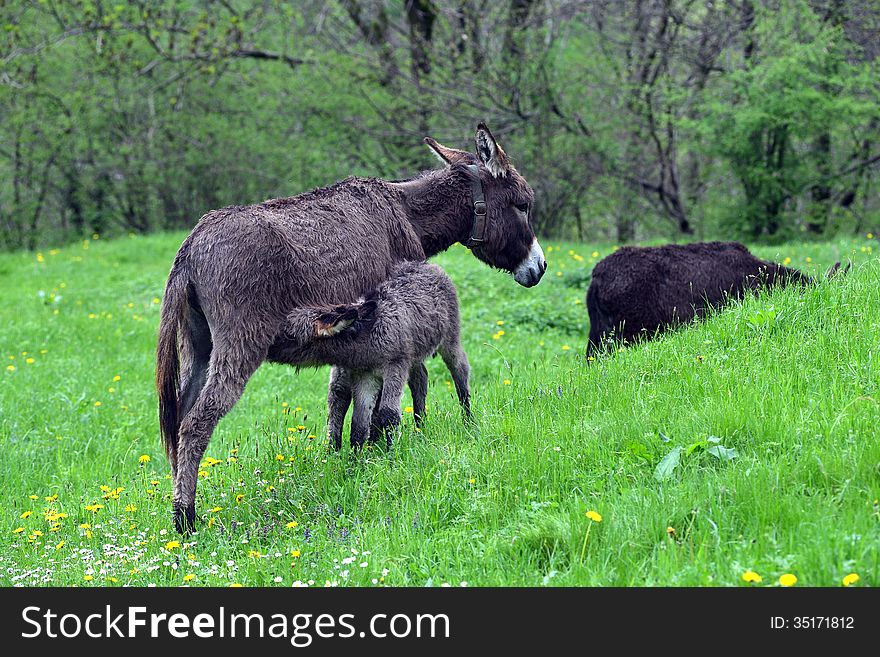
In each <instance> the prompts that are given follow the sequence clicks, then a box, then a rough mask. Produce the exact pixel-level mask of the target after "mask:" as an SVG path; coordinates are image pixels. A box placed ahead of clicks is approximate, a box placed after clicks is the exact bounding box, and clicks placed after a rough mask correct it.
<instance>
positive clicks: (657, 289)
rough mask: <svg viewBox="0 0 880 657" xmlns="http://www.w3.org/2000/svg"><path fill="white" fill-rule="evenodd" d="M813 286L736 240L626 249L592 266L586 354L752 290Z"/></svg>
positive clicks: (694, 315)
mask: <svg viewBox="0 0 880 657" xmlns="http://www.w3.org/2000/svg"><path fill="white" fill-rule="evenodd" d="M839 266H840V263H837V264H836V265H835V266H834V267H832V268H831V270H829V272H828V275H829V276H831V275H832V274H833V273H834V272H836V271H837V268H838V267H839ZM810 283H812V279H811V278H810V277H809V276H807V275H805V274H803V273H801V272H800V271H798V270H797V269H791V268H789V267H784V266H783V265H780V264H777V263H775V262H770V261H768V260H761V259H760V258H757V257H755V256H754V255H752V254H751V253H750V252H749V250H748V249H747V248H746V247H745V246H743V245H742V244H740V243H738V242H698V243H695V244H683V245H680V244H667V245H665V246H657V247H653V246H652V247H640V246H628V247H624V248H621V249H619V250H618V251H615V252H614V253H612V254H611V255H609V256H608V257H607V258H604V259H603V260H601V261H600V262H599V263H598V264H597V265H596V267H595V268H594V269H593V276H592V281H591V282H590V287H589V289H588V290H587V300H586V301H587V304H586V305H587V311H588V312H589V315H590V341H589V345H588V347H587V353H588V354H591V353H593V352H595V351H596V350H598V349H599V348H600V347H601V346H603V345H604V344H606V343H607V342H608V341H609V340H612V339H613V340H617V341H619V342H624V343H625V342H632V341H634V340H639V339H651V338H653V337H654V336H655V335H656V334H658V333H661V332H663V331H665V330H667V329H669V328H671V327H674V326H677V325H680V324H684V323H687V322H690V321H692V320H694V319H695V318H701V317H703V316H705V315H706V313H707V312H708V310H709V308H719V307H721V306H722V305H724V304H725V303H727V302H728V301H729V300H730V299H740V298H742V296H743V295H744V294H745V292H746V291H747V290H757V289H759V288H762V287H772V286H779V287H782V286H785V285H791V284H795V285H802V286H805V285H809V284H810Z"/></svg>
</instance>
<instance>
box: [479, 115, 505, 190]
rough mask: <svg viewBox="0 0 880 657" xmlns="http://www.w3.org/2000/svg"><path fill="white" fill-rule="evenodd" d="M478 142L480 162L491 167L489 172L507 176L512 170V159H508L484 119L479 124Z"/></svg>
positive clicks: (496, 175) (494, 174) (495, 175)
mask: <svg viewBox="0 0 880 657" xmlns="http://www.w3.org/2000/svg"><path fill="white" fill-rule="evenodd" d="M476 142H477V156H478V157H479V158H480V162H482V163H483V164H485V165H486V168H487V169H489V173H491V174H492V175H493V176H494V177H495V178H498V177H499V176H506V175H507V172H508V171H510V160H508V159H507V154H506V153H505V152H504V151H503V150H502V149H501V146H499V145H498V142H497V141H495V137H493V136H492V133H491V132H489V128H487V127H486V124H485V123H483V122H482V121H480V124H479V125H478V126H477V136H476Z"/></svg>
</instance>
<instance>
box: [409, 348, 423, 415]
mask: <svg viewBox="0 0 880 657" xmlns="http://www.w3.org/2000/svg"><path fill="white" fill-rule="evenodd" d="M408 385H409V391H410V393H412V400H413V419H414V420H415V422H416V426H417V427H421V426H422V420H424V419H425V399H426V398H427V396H428V370H427V368H426V367H425V364H424V363H423V362H422V361H419V362H417V363H415V364H413V366H412V367H411V368H410V369H409V381H408Z"/></svg>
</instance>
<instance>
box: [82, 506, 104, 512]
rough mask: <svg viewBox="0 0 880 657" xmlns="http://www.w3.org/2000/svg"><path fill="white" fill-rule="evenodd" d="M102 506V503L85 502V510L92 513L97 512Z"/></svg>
mask: <svg viewBox="0 0 880 657" xmlns="http://www.w3.org/2000/svg"><path fill="white" fill-rule="evenodd" d="M103 508H104V505H103V504H87V505H86V511H91V512H92V513H97V512H98V511H100V510H101V509H103Z"/></svg>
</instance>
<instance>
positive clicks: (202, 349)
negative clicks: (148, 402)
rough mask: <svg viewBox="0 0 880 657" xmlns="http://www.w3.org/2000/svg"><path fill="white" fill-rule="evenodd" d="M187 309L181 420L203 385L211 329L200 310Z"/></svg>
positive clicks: (208, 358) (206, 373)
mask: <svg viewBox="0 0 880 657" xmlns="http://www.w3.org/2000/svg"><path fill="white" fill-rule="evenodd" d="M188 310H189V313H188V317H187V325H186V327H185V328H184V330H186V331H188V332H189V335H188V338H189V340H185V341H184V342H183V345H184V347H185V349H186V352H187V353H186V354H185V355H184V357H185V359H186V360H187V361H188V366H184V367H181V370H182V372H181V374H182V376H181V378H182V381H181V385H180V406H179V409H178V413H179V417H180V418H181V420H183V419H185V418H186V416H187V414H188V413H189V412H190V410H191V409H192V407H193V405H194V404H195V403H196V399H198V397H199V393H200V392H201V391H202V388H203V387H204V386H205V380H206V379H207V376H208V364H209V362H210V359H211V331H210V329H209V328H208V322H207V320H206V319H205V316H204V315H203V314H202V313H201V311H200V310H198V309H196V308H193V307H190V308H189V309H188ZM172 474H173V473H172Z"/></svg>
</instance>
